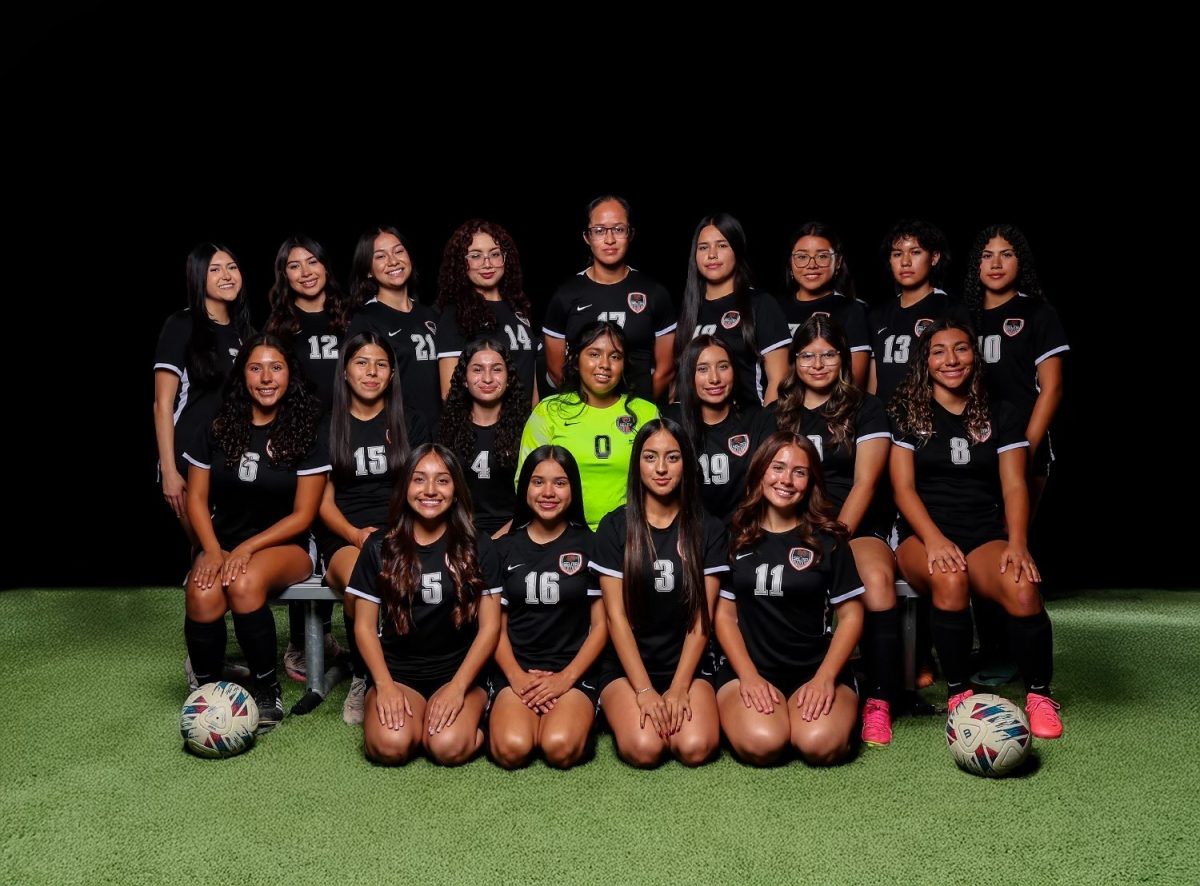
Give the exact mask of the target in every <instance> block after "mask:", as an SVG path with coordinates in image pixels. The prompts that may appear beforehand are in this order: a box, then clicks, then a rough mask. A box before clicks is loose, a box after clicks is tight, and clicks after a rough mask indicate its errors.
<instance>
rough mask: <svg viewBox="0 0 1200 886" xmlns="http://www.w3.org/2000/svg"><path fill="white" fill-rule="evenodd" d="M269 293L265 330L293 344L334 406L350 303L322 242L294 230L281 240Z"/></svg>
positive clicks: (326, 403) (325, 403)
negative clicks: (339, 358) (340, 348)
mask: <svg viewBox="0 0 1200 886" xmlns="http://www.w3.org/2000/svg"><path fill="white" fill-rule="evenodd" d="M267 298H268V301H269V302H270V305H271V314H270V316H269V317H267V323H266V326H265V327H264V330H263V331H265V332H269V333H271V334H272V335H275V336H278V337H279V338H280V339H282V340H283V341H284V342H285V343H287V344H288V345H289V346H290V347H291V349H292V351H293V352H294V353H295V355H296V358H297V359H298V360H299V361H300V365H301V366H302V367H303V368H304V373H305V377H306V378H307V379H308V380H309V381H310V382H311V383H312V384H314V385H316V394H317V399H318V400H320V401H321V407H322V408H323V409H324V410H325V411H326V412H328V411H329V410H330V408H331V407H332V406H333V388H334V373H335V371H336V370H337V360H338V346H339V345H340V343H341V342H342V340H343V339H345V337H346V329H347V328H348V327H349V325H350V315H351V313H352V312H353V306H352V305H351V303H350V297H349V296H348V295H346V294H345V293H344V292H343V291H342V288H341V286H339V285H338V282H337V280H336V279H334V276H333V272H332V271H331V270H330V267H329V258H328V255H327V254H326V252H325V249H324V248H323V247H322V246H321V244H320V243H318V242H317V241H316V240H313V239H312V238H311V237H308V236H306V235H304V234H295V235H293V236H291V237H288V238H287V239H286V240H284V241H283V243H281V244H280V246H279V249H278V251H277V252H276V253H275V282H274V283H273V284H272V285H271V291H270V292H269V293H268V296H267Z"/></svg>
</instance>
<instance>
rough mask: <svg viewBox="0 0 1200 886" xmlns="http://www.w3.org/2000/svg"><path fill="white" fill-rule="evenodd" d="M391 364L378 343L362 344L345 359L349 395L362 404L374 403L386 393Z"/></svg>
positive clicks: (390, 377) (390, 376) (389, 379)
mask: <svg viewBox="0 0 1200 886" xmlns="http://www.w3.org/2000/svg"><path fill="white" fill-rule="evenodd" d="M391 380H392V364H391V362H390V361H389V360H388V356H387V353H386V352H385V351H384V350H383V348H381V347H379V345H371V344H367V345H363V346H362V347H361V348H359V349H358V350H357V351H355V352H354V354H353V355H352V356H351V357H350V358H349V359H348V360H347V361H346V384H348V385H349V386H350V395H351V397H353V398H354V399H355V400H358V401H359V402H360V403H363V404H372V403H376V402H378V401H379V400H381V399H382V398H383V395H384V394H386V393H387V389H388V383H389V382H390V381H391Z"/></svg>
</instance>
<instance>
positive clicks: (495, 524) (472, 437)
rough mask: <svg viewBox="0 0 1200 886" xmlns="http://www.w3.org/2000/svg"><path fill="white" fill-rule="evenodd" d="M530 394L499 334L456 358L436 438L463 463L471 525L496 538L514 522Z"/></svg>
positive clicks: (482, 338) (484, 338) (477, 342)
mask: <svg viewBox="0 0 1200 886" xmlns="http://www.w3.org/2000/svg"><path fill="white" fill-rule="evenodd" d="M528 417H529V398H528V397H526V396H525V392H524V389H523V388H522V387H521V381H520V379H518V378H517V373H516V368H515V366H514V365H513V360H512V353H511V352H510V351H509V349H508V344H507V343H506V342H505V341H504V340H503V339H501V338H500V337H499V336H497V335H495V334H492V335H483V336H480V337H479V338H477V339H475V340H474V341H472V342H471V343H470V344H468V345H467V346H466V347H465V348H463V351H462V353H461V354H459V356H458V361H457V365H456V366H455V368H454V375H453V377H452V378H451V379H450V396H449V397H448V398H447V399H446V408H445V410H444V411H443V412H442V421H441V424H440V425H439V426H438V432H437V441H438V442H439V443H441V444H442V445H443V446H445V447H446V448H447V449H449V450H451V451H452V452H453V453H454V454H455V455H457V456H458V459H459V461H460V462H462V464H463V465H464V466H465V468H466V469H465V471H464V472H463V473H464V474H465V476H466V480H467V489H468V490H470V493H471V501H472V503H473V504H474V507H475V514H474V517H475V528H476V529H477V530H478V531H479V532H480V533H481V534H486V535H489V536H491V537H492V538H497V537H499V536H501V535H503V534H504V533H505V532H507V531H508V527H509V525H510V524H511V523H512V515H513V507H514V505H515V504H516V497H515V495H514V493H513V482H514V479H515V478H516V476H517V465H518V461H517V456H518V451H519V449H520V446H521V431H522V430H523V429H524V427H525V420H526V419H527V418H528Z"/></svg>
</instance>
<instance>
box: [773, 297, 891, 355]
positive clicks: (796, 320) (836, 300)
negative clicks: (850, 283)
mask: <svg viewBox="0 0 1200 886" xmlns="http://www.w3.org/2000/svg"><path fill="white" fill-rule="evenodd" d="M779 307H780V308H781V309H782V311H783V316H784V317H785V318H786V320H787V326H788V342H789V344H790V343H791V339H792V336H793V335H795V334H796V330H797V329H799V328H800V327H801V326H803V325H804V321H805V320H807V319H808V318H809V317H811V316H812V315H813V314H824V315H825V316H827V317H828V318H829V319H830V320H832V321H833V322H835V323H837V324H838V325H839V326H841V327H842V329H843V330H844V331H845V333H846V340H847V341H848V342H849V343H850V350H851V352H857V351H870V350H871V340H870V337H869V336H868V334H867V309H866V308H865V307H863V304H862V302H859V301H855V300H854V299H852V298H846V296H844V295H842V294H841V293H840V292H831V293H829V295H824V296H822V297H821V298H814V299H813V300H812V301H800V300H799V299H798V298H796V297H795V296H794V295H788V296H784V297H783V298H781V299H779Z"/></svg>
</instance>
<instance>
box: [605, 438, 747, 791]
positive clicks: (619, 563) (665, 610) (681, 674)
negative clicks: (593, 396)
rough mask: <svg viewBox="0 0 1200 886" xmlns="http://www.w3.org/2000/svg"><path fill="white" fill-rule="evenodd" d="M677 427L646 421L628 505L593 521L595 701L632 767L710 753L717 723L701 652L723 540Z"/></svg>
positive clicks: (690, 760) (699, 759) (694, 761)
mask: <svg viewBox="0 0 1200 886" xmlns="http://www.w3.org/2000/svg"><path fill="white" fill-rule="evenodd" d="M693 464H695V453H694V452H693V450H692V446H691V443H690V442H689V441H688V439H687V437H685V436H684V434H683V429H682V428H681V427H680V426H679V425H678V424H676V423H675V422H673V421H671V420H670V419H662V418H660V419H654V420H653V421H649V422H647V423H646V424H645V425H643V426H642V429H641V430H640V431H638V435H637V438H636V439H635V440H634V443H633V461H632V462H631V463H630V466H629V482H628V487H627V496H626V503H625V505H624V507H621V508H618V509H617V510H615V511H613V512H612V513H611V514H608V515H607V516H605V518H604V519H603V520H601V521H600V529H599V531H598V532H597V533H596V543H595V544H596V547H595V551H596V552H595V555H594V556H593V558H592V562H591V567H592V569H594V570H595V571H596V572H597V573H599V575H600V588H601V590H602V591H603V593H604V609H605V612H606V613H607V614H608V630H609V636H610V637H611V638H612V645H613V648H614V649H615V651H616V655H615V660H614V656H613V655H611V654H610V655H608V656H606V657H605V660H604V661H603V663H602V665H601V676H600V703H601V704H602V705H603V707H604V713H605V716H606V717H607V718H608V723H609V726H611V727H612V731H613V736H614V737H615V739H616V743H617V753H618V754H620V755H621V759H623V760H624V761H625V762H626V763H629V764H631V765H633V766H640V767H650V766H657V765H658V764H659V763H660V762H661V761H662V759H663V757H665V756H666V755H667V754H668V753H670V754H671V755H672V756H673V757H675V759H677V760H679V761H680V762H681V763H684V764H685V765H688V766H699V765H700V764H702V763H707V762H708V761H709V760H711V759H712V758H713V756H714V755H715V754H716V753H717V747H718V742H719V740H720V726H719V720H718V716H717V700H716V695H715V694H714V693H713V687H712V683H711V682H710V680H711V679H712V670H711V668H712V664H713V662H712V659H711V655H710V654H709V652H708V648H709V647H708V642H709V637H710V635H711V633H712V608H713V604H714V603H715V601H716V597H717V592H718V590H719V589H720V585H721V579H720V574H721V573H723V572H728V571H729V564H728V563H727V562H726V552H727V538H726V535H725V530H724V529H723V528H722V526H721V524H720V523H718V522H717V520H716V518H714V517H712V516H710V515H708V514H706V513H705V512H704V508H703V507H702V505H701V503H700V496H699V490H698V489H697V484H696V472H695V471H694V470H692V468H691V466H692V465H693Z"/></svg>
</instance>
